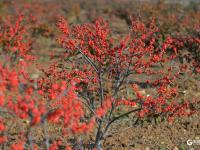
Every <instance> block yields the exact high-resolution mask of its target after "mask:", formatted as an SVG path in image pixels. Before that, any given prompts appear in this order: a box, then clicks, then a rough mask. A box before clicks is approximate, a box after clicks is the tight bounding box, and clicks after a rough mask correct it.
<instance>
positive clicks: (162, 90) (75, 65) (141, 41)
mask: <svg viewBox="0 0 200 150" xmlns="http://www.w3.org/2000/svg"><path fill="white" fill-rule="evenodd" d="M58 28H59V29H60V30H61V32H62V33H63V34H62V35H61V36H60V37H59V38H58V41H59V43H60V44H61V45H62V46H63V47H64V48H65V50H66V51H65V55H64V58H62V60H63V61H64V62H65V63H63V64H62V67H61V68H62V70H63V72H64V71H65V70H67V69H65V68H66V67H67V66H68V65H70V66H71V68H70V69H71V70H72V74H73V76H76V78H77V79H78V81H79V82H77V85H76V86H77V88H78V93H79V96H80V97H82V98H83V99H84V100H85V103H87V106H88V107H89V109H92V111H91V112H93V111H94V110H95V109H96V108H97V107H98V106H103V105H104V102H105V100H106V98H107V97H110V102H111V103H112V106H111V107H110V108H109V107H108V108H109V109H107V110H106V112H104V113H103V114H104V115H102V116H101V119H100V120H97V133H96V140H95V146H96V147H99V146H100V141H101V140H102V139H103V138H105V135H106V132H107V131H108V128H109V127H110V125H111V124H112V123H113V122H114V121H116V120H118V119H120V118H121V117H123V116H125V115H128V114H130V113H134V112H135V115H138V116H139V117H141V118H144V117H147V116H150V115H151V116H161V117H164V118H168V120H169V121H170V122H171V121H172V120H173V119H174V117H176V116H188V115H191V114H192V113H194V112H195V111H194V110H191V109H190V105H192V103H194V102H193V101H192V100H189V101H182V100H181V99H180V95H179V91H178V90H179V89H178V88H177V87H178V86H177V82H176V81H177V80H178V79H180V78H181V74H182V72H184V71H185V70H184V67H182V66H181V65H179V63H178V62H177V61H176V58H177V54H178V52H177V51H178V48H179V47H177V45H176V44H175V43H174V40H173V38H171V37H170V36H167V37H166V38H164V37H163V36H162V35H161V33H159V29H158V27H157V26H156V23H155V21H154V20H151V21H150V22H149V23H148V24H144V23H143V22H141V21H137V20H134V21H132V26H131V30H130V33H129V34H128V35H127V36H125V37H124V38H121V39H118V40H114V39H112V38H111V33H112V32H111V30H110V28H109V25H108V23H107V22H106V21H104V20H103V19H99V20H97V21H96V22H95V23H88V24H87V23H86V24H83V25H74V26H71V27H70V26H69V25H68V23H67V21H66V20H65V19H64V18H61V19H60V21H59V22H58ZM74 72H76V73H74ZM142 83H143V84H144V85H145V86H147V87H151V88H153V89H155V92H154V93H151V95H143V94H141V92H139V91H138V90H137V88H136V86H138V85H142ZM128 85H133V87H134V88H133V90H132V92H133V93H135V97H134V98H129V97H127V96H126V94H123V93H122V92H123V91H124V90H125V91H126V90H128V88H127V86H128ZM121 106H123V108H124V107H128V106H132V107H133V108H132V109H130V110H129V111H127V112H126V113H122V114H120V115H116V113H115V111H116V110H117V109H118V107H121ZM129 108H130V107H129Z"/></svg>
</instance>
